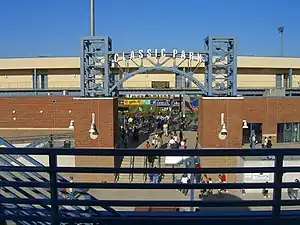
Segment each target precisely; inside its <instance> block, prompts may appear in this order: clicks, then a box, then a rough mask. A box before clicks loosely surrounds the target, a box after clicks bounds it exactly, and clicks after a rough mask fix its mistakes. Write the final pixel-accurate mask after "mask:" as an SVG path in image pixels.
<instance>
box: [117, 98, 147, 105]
mask: <svg viewBox="0 0 300 225" xmlns="http://www.w3.org/2000/svg"><path fill="white" fill-rule="evenodd" d="M119 103H120V102H119ZM123 104H124V105H151V100H141V99H128V100H124V101H123Z"/></svg>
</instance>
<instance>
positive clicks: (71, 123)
mask: <svg viewBox="0 0 300 225" xmlns="http://www.w3.org/2000/svg"><path fill="white" fill-rule="evenodd" d="M74 122H75V121H74V120H71V121H70V125H69V129H74Z"/></svg>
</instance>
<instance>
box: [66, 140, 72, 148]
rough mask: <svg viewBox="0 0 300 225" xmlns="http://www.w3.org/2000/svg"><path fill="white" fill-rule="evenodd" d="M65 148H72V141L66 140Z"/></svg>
mask: <svg viewBox="0 0 300 225" xmlns="http://www.w3.org/2000/svg"><path fill="white" fill-rule="evenodd" d="M64 148H71V141H70V140H65V141H64Z"/></svg>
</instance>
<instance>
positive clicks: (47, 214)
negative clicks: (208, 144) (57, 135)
mask: <svg viewBox="0 0 300 225" xmlns="http://www.w3.org/2000/svg"><path fill="white" fill-rule="evenodd" d="M3 154H5V155H20V154H30V155H47V156H48V157H49V167H35V166H26V167H25V166H0V171H2V172H5V171H6V172H24V173H25V172H26V173H48V174H49V175H50V181H49V182H47V181H45V182H32V181H7V180H1V181H0V187H2V188H3V187H12V188H20V187H35V188H47V189H49V191H50V193H51V198H50V199H25V198H5V197H1V198H0V202H1V203H2V205H1V212H0V213H1V215H0V219H2V220H14V221H40V222H48V223H49V224H60V223H61V222H62V223H67V224H74V223H85V224H86V223H93V224H97V223H99V224H100V222H99V221H101V223H104V224H120V223H122V224H140V223H141V221H143V222H142V223H143V224H153V223H154V222H155V221H156V222H162V221H165V222H172V223H173V224H175V223H176V224H178V223H179V222H180V223H182V222H183V221H184V223H186V224H194V223H195V219H197V221H199V220H202V221H203V222H208V223H209V224H219V223H220V222H222V223H225V222H226V221H227V222H228V223H229V222H230V224H240V223H241V220H249V221H252V222H253V221H255V220H259V221H260V223H261V224H281V222H282V221H285V223H286V224H294V223H296V222H297V221H299V219H300V214H299V215H298V210H296V211H295V210H293V211H289V212H284V211H281V207H282V206H297V205H300V201H299V200H283V199H282V189H283V188H293V187H294V188H296V187H297V188H300V183H294V182H290V183H283V182H282V176H283V174H284V173H293V172H300V167H284V166H283V160H284V157H285V156H291V155H293V156H299V155H300V149H267V150H265V149H258V150H255V151H253V150H241V149H200V150H195V149H187V150H184V151H179V150H165V149H164V150H156V149H153V150H151V151H149V150H143V149H142V150H136V149H36V148H3V149H0V156H1V155H3ZM62 155H76V156H114V157H120V156H190V157H191V158H193V157H195V156H199V157H206V156H212V157H216V156H273V157H274V160H275V166H274V167H247V168H244V167H233V168H113V167H58V164H57V158H58V156H62ZM58 173H105V174H111V175H112V176H113V175H114V174H116V173H119V174H121V173H129V174H130V173H135V174H139V173H140V174H144V173H164V174H174V173H191V174H196V173H201V174H204V173H205V174H221V173H226V174H238V173H274V182H272V183H211V184H203V183H194V182H192V183H189V184H182V183H158V184H152V183H114V182H111V183H109V182H108V183H96V182H93V183H88V182H73V183H69V182H61V181H59V179H58ZM61 188H74V189H119V190H120V191H121V190H123V189H189V190H194V189H223V188H224V189H228V190H230V189H248V188H249V189H262V188H268V189H273V198H272V199H270V200H243V201H241V200H240V201H235V200H230V201H222V202H218V201H215V202H213V201H211V202H205V201H201V200H191V201H187V200H182V201H181V200H180V201H179V200H174V201H169V200H168V201H166V200H164V201H163V200H160V201H158V200H99V199H92V200H87V199H84V200H79V199H61V198H59V192H58V190H59V189H61ZM7 204H13V205H18V206H19V205H24V204H29V205H30V204H32V205H33V204H35V205H46V206H47V205H49V209H47V210H45V209H41V210H40V212H39V213H40V214H36V213H37V211H38V210H35V211H34V212H32V213H27V214H26V215H25V214H22V213H20V212H21V211H22V210H24V211H25V209H17V208H16V209H15V211H14V215H8V214H5V213H4V212H5V209H6V208H5V207H6V205H7ZM62 205H68V206H85V207H87V206H89V207H94V206H101V207H103V208H105V209H106V210H107V211H106V212H103V211H97V210H93V211H89V213H87V212H86V211H84V210H82V211H81V210H78V212H77V213H76V215H73V216H70V215H68V209H64V210H61V208H60V206H62ZM114 206H120V207H126V206H131V207H138V206H151V207H163V206H164V207H167V206H168V207H212V208H213V207H226V208H227V207H254V206H271V207H272V211H271V212H264V213H262V212H254V211H250V212H247V213H242V212H238V213H234V211H233V212H231V214H226V213H225V214H224V213H221V212H210V213H204V212H201V211H200V212H165V213H163V212H162V213H154V212H153V213H151V212H147V213H145V212H144V213H143V212H125V211H122V212H120V211H116V210H114V209H113V208H112V207H114ZM18 210H19V211H18ZM29 211H30V210H28V212H29ZM278 221H281V222H280V223H278ZM165 222H164V223H165ZM29 224H34V223H29Z"/></svg>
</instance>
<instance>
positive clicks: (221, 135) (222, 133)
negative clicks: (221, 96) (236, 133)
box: [219, 113, 228, 140]
mask: <svg viewBox="0 0 300 225" xmlns="http://www.w3.org/2000/svg"><path fill="white" fill-rule="evenodd" d="M227 134H228V131H227V130H226V125H225V121H224V113H221V131H220V133H219V139H221V140H225V139H226V137H227Z"/></svg>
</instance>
